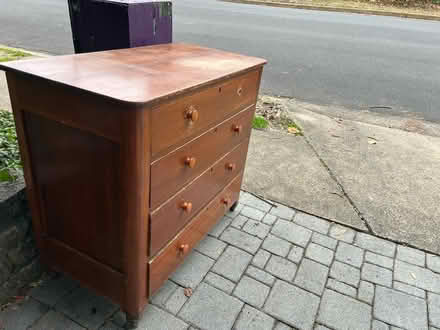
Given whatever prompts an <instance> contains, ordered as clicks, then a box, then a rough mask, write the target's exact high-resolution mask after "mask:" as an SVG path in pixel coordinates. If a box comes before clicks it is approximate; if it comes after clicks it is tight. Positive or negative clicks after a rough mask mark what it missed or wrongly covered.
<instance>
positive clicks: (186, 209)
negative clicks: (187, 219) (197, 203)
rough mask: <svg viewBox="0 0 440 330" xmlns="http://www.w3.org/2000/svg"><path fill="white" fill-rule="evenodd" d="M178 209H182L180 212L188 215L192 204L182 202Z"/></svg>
mask: <svg viewBox="0 0 440 330" xmlns="http://www.w3.org/2000/svg"><path fill="white" fill-rule="evenodd" d="M180 207H181V208H182V210H184V211H185V212H188V213H190V212H191V210H192V207H193V205H192V203H191V202H183V203H182V205H180Z"/></svg>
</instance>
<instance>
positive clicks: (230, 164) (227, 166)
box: [226, 163, 235, 171]
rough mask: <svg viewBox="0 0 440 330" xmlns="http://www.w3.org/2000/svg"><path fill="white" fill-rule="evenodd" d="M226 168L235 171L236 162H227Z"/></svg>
mask: <svg viewBox="0 0 440 330" xmlns="http://www.w3.org/2000/svg"><path fill="white" fill-rule="evenodd" d="M226 169H227V170H228V171H233V170H235V164H234V163H227V164H226Z"/></svg>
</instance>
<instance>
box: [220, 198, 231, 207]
mask: <svg viewBox="0 0 440 330" xmlns="http://www.w3.org/2000/svg"><path fill="white" fill-rule="evenodd" d="M222 203H223V204H224V205H225V206H228V205H229V204H230V203H231V200H230V199H229V198H228V197H225V198H223V199H222Z"/></svg>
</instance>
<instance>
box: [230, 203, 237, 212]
mask: <svg viewBox="0 0 440 330" xmlns="http://www.w3.org/2000/svg"><path fill="white" fill-rule="evenodd" d="M237 205H238V201H236V202H235V203H234V204H232V206H231V207H230V208H229V210H230V211H231V212H234V211H235V209H236V208H237Z"/></svg>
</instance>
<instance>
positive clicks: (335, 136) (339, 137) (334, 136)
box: [332, 134, 340, 138]
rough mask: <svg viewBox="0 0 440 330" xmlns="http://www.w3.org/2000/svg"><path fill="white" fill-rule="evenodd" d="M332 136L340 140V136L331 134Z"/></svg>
mask: <svg viewBox="0 0 440 330" xmlns="http://www.w3.org/2000/svg"><path fill="white" fill-rule="evenodd" d="M332 136H333V137H336V138H340V136H339V135H336V134H332Z"/></svg>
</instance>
